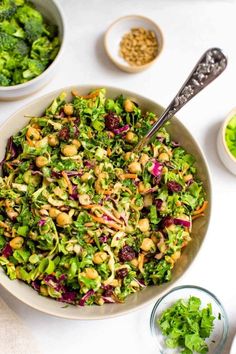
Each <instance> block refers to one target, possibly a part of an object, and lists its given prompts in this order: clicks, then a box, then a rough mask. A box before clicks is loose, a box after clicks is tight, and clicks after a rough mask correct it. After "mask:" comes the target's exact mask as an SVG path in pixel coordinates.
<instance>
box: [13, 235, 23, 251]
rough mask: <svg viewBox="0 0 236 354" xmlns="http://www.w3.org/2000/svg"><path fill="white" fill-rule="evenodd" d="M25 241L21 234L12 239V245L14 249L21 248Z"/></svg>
mask: <svg viewBox="0 0 236 354" xmlns="http://www.w3.org/2000/svg"><path fill="white" fill-rule="evenodd" d="M23 243H24V239H23V237H21V236H16V237H14V238H13V239H12V240H11V241H10V246H11V248H13V249H14V250H19V249H20V248H21V247H22V245H23Z"/></svg>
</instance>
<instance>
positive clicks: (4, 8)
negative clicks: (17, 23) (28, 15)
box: [0, 0, 17, 21]
mask: <svg viewBox="0 0 236 354" xmlns="http://www.w3.org/2000/svg"><path fill="white" fill-rule="evenodd" d="M16 9H17V7H16V4H15V2H14V1H13V0H2V1H0V21H4V20H7V19H9V18H11V17H12V16H13V15H14V14H15V12H16Z"/></svg>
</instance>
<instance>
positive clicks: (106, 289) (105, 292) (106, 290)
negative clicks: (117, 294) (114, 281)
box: [103, 285, 114, 296]
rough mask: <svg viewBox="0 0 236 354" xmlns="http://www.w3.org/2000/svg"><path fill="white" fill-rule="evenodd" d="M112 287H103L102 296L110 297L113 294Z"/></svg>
mask: <svg viewBox="0 0 236 354" xmlns="http://www.w3.org/2000/svg"><path fill="white" fill-rule="evenodd" d="M113 290H114V289H113V286H111V285H105V286H104V287H103V296H111V295H112V294H113Z"/></svg>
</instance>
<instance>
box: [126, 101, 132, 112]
mask: <svg viewBox="0 0 236 354" xmlns="http://www.w3.org/2000/svg"><path fill="white" fill-rule="evenodd" d="M124 109H125V111H126V112H133V110H134V103H133V102H132V101H131V100H129V99H126V100H124Z"/></svg>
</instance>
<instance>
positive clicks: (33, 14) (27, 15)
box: [15, 4, 43, 25]
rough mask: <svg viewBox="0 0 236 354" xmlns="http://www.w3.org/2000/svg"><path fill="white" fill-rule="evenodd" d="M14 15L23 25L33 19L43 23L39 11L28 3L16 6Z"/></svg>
mask: <svg viewBox="0 0 236 354" xmlns="http://www.w3.org/2000/svg"><path fill="white" fill-rule="evenodd" d="M15 16H16V18H17V19H18V20H19V21H20V22H21V23H22V24H23V25H25V24H26V23H28V22H29V21H31V20H33V19H34V20H36V21H39V22H41V23H43V16H42V15H41V13H40V12H39V11H37V10H36V9H34V8H33V6H31V5H30V4H25V5H23V6H20V7H18V9H17V11H16V15H15Z"/></svg>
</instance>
